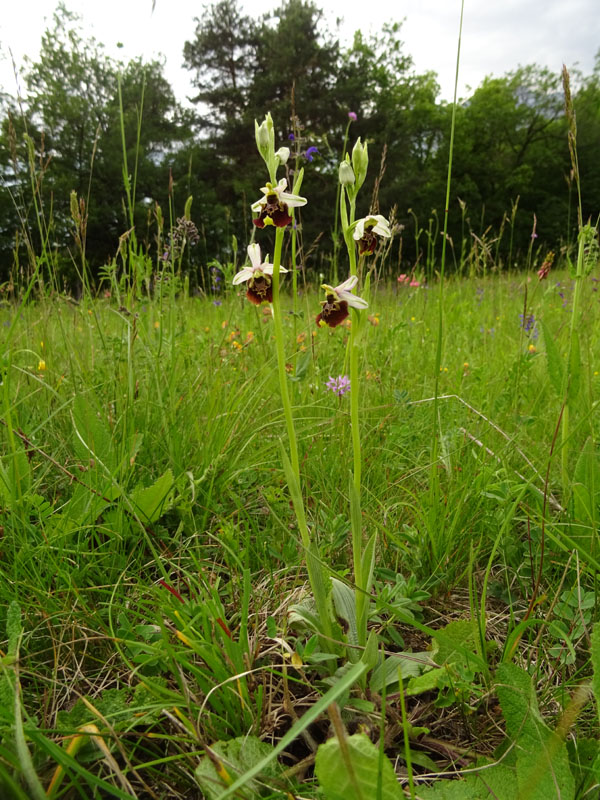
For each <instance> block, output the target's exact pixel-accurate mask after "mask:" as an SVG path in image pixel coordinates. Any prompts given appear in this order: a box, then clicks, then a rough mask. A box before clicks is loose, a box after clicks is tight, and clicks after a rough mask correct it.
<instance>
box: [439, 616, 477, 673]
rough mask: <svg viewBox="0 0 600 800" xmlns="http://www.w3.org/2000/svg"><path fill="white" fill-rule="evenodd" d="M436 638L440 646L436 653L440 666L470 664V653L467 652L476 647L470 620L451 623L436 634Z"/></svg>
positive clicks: (458, 620)
mask: <svg viewBox="0 0 600 800" xmlns="http://www.w3.org/2000/svg"><path fill="white" fill-rule="evenodd" d="M434 638H435V641H436V643H437V645H438V650H437V652H436V653H435V661H436V662H437V663H438V664H457V663H459V664H466V663H468V660H469V659H468V653H466V652H465V650H470V649H471V648H473V647H474V646H475V636H474V632H473V623H472V622H471V621H470V620H467V619H457V620H454V622H449V623H448V625H446V627H445V628H441V629H440V630H439V631H436V632H435V636H434ZM474 659H475V657H474Z"/></svg>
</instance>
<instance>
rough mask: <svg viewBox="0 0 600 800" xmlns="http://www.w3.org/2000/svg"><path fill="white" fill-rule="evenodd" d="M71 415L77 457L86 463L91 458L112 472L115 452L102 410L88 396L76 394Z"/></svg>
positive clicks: (115, 464)
mask: <svg viewBox="0 0 600 800" xmlns="http://www.w3.org/2000/svg"><path fill="white" fill-rule="evenodd" d="M72 416H73V425H74V439H75V450H76V452H77V453H78V455H79V457H80V458H81V459H82V461H84V462H86V463H88V462H89V461H90V459H93V460H94V461H97V462H100V464H102V465H104V467H105V468H106V470H108V471H109V472H114V470H115V469H116V466H117V454H116V452H115V448H114V446H113V438H112V433H111V430H110V428H109V426H108V423H107V422H106V420H105V418H104V414H103V412H102V411H101V410H100V409H99V408H96V407H95V406H94V405H93V404H92V402H91V401H90V400H89V399H88V397H86V396H85V395H82V394H78V395H77V397H76V398H75V400H74V402H73V412H72ZM96 466H98V464H97V465H96Z"/></svg>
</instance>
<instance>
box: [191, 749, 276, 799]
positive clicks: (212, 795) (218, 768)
mask: <svg viewBox="0 0 600 800" xmlns="http://www.w3.org/2000/svg"><path fill="white" fill-rule="evenodd" d="M272 751H273V747H272V745H270V744H267V743H266V742H261V740H260V739H257V738H256V736H239V737H238V738H237V739H229V740H228V741H224V742H215V744H212V745H211V746H210V752H211V756H212V757H210V756H208V755H207V756H203V757H202V758H201V759H200V763H199V764H198V766H197V767H196V780H197V781H198V783H199V784H200V788H201V789H202V792H203V794H204V796H205V798H206V800H216V798H218V797H220V795H221V793H222V791H223V787H224V786H226V785H227V784H228V783H229V784H230V783H233V781H234V779H235V778H237V777H238V776H239V775H240V774H243V773H244V772H247V771H248V770H249V769H252V767H254V766H256V764H258V763H260V762H261V761H262V760H263V759H265V758H268V757H269V756H270V755H271V753H272ZM261 773H262V777H263V778H266V779H268V778H277V777H278V776H279V775H280V773H281V767H280V765H279V763H278V762H277V761H274V760H270V761H268V762H267V764H266V765H265V767H264V769H262V770H261ZM245 788H246V790H247V791H248V792H249V794H245V796H246V797H250V796H252V797H260V796H261V794H262V793H263V792H262V790H261V786H260V784H259V783H258V782H257V781H248V783H247V784H246V787H245Z"/></svg>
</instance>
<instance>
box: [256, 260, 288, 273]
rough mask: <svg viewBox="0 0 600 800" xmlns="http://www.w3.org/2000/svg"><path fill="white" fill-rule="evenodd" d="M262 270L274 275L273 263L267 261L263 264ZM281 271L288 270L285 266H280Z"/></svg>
mask: <svg viewBox="0 0 600 800" xmlns="http://www.w3.org/2000/svg"><path fill="white" fill-rule="evenodd" d="M260 268H261V270H262V271H263V272H264V274H265V275H272V274H273V264H269V263H265V264H261V267H260ZM279 272H287V269H286V268H285V267H279Z"/></svg>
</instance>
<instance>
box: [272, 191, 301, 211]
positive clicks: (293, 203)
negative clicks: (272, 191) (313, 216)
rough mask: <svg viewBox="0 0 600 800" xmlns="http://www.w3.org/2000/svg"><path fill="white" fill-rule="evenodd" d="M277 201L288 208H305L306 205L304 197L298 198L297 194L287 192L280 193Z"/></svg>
mask: <svg viewBox="0 0 600 800" xmlns="http://www.w3.org/2000/svg"><path fill="white" fill-rule="evenodd" d="M279 199H280V201H281V202H282V203H285V204H286V206H287V207H288V208H297V207H298V206H305V205H306V203H307V200H306V197H300V195H297V194H289V192H281V193H280V194H279Z"/></svg>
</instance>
